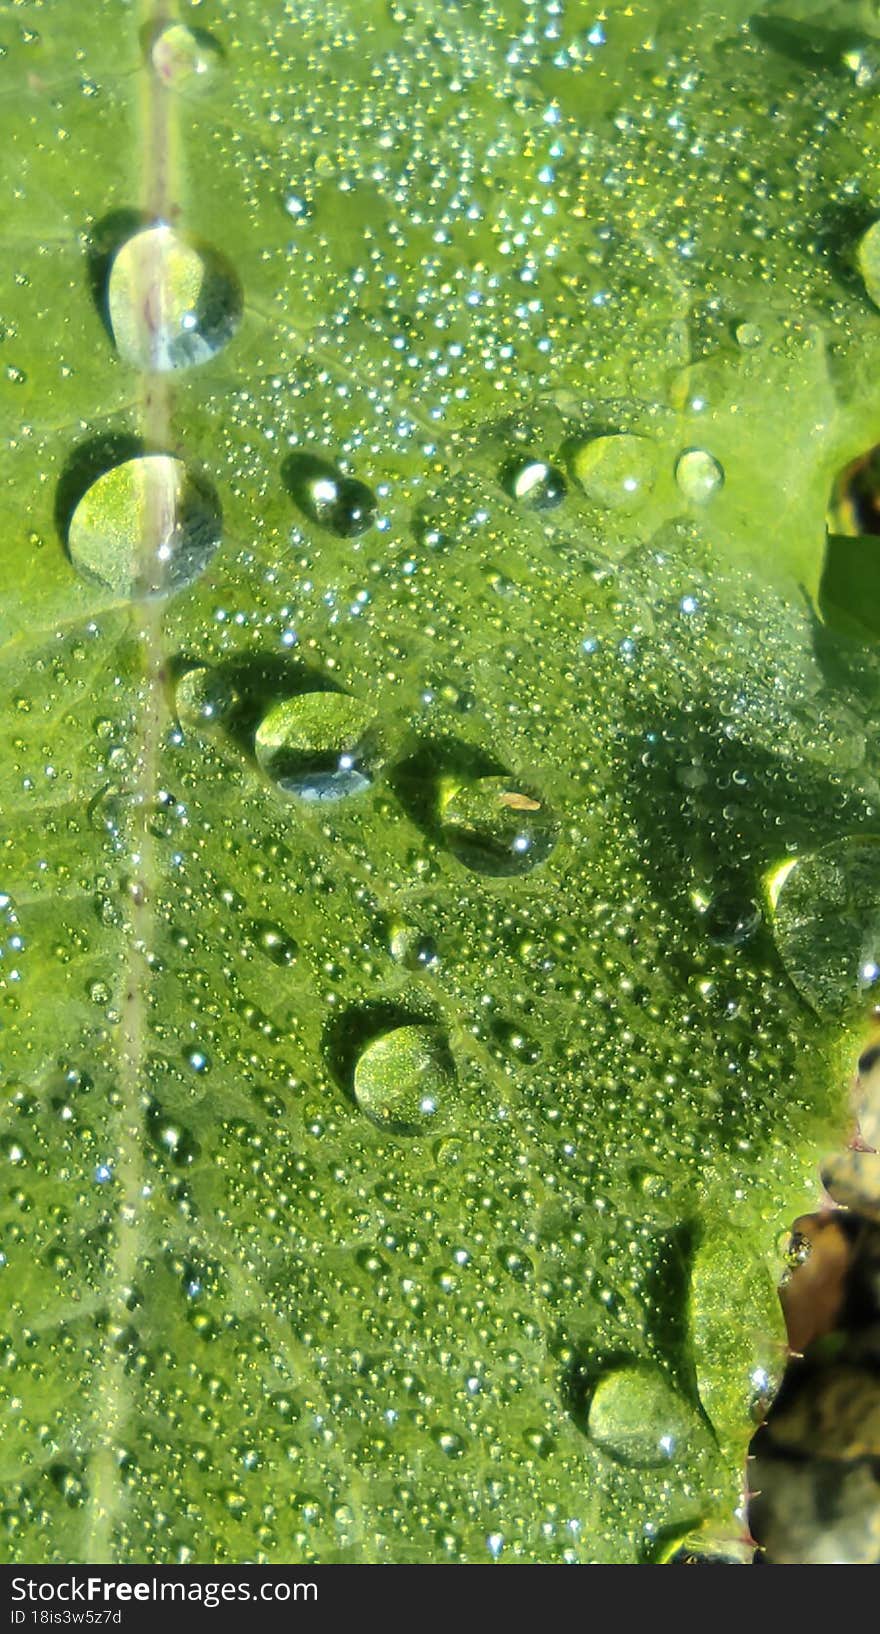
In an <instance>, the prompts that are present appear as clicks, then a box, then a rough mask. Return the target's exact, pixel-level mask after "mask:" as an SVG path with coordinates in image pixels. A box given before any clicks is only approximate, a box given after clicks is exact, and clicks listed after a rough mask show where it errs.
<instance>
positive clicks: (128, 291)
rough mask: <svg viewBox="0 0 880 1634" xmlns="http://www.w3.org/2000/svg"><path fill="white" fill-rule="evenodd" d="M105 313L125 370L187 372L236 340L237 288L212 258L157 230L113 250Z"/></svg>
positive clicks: (224, 265)
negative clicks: (128, 368) (183, 370)
mask: <svg viewBox="0 0 880 1634" xmlns="http://www.w3.org/2000/svg"><path fill="white" fill-rule="evenodd" d="M107 311H108V315H109V319H110V328H111V331H112V334H113V339H114V341H115V342H116V346H117V349H118V351H119V355H120V357H123V358H124V359H125V361H126V363H131V364H133V365H134V367H135V368H136V369H146V370H152V371H156V372H160V373H161V372H165V371H166V370H169V369H187V368H190V367H191V366H192V365H193V364H195V363H206V362H207V361H208V359H209V358H212V357H213V356H214V355H215V353H217V352H219V351H220V349H221V347H223V346H225V345H226V343H227V341H229V340H230V339H231V338H232V336H233V335H234V334H235V331H236V329H237V328H238V325H239V322H240V320H241V311H242V295H241V286H240V285H239V283H238V280H237V278H236V277H235V274H234V273H233V271H232V269H231V268H230V267H229V265H228V264H227V262H226V261H225V260H224V259H223V257H222V256H220V255H218V254H217V252H216V251H214V250H211V249H209V248H208V247H207V246H205V245H198V246H196V245H195V244H189V243H187V242H186V241H185V240H184V239H182V238H180V237H179V235H178V234H177V233H175V232H174V231H173V229H172V228H171V227H167V226H165V225H164V224H161V225H159V226H157V227H145V228H144V229H143V230H142V231H141V232H139V233H134V234H133V235H132V237H131V238H129V239H126V241H125V243H124V244H123V245H122V246H121V248H120V249H119V250H117V252H116V255H115V256H114V259H113V262H112V264H111V267H110V276H109V280H108V286H107Z"/></svg>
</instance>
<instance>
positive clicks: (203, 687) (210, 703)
mask: <svg viewBox="0 0 880 1634" xmlns="http://www.w3.org/2000/svg"><path fill="white" fill-rule="evenodd" d="M174 696H175V703H176V705H177V714H178V717H179V719H180V720H181V721H182V722H183V724H184V725H185V726H189V725H192V726H206V725H210V724H211V722H212V721H220V720H223V718H224V716H226V715H228V714H229V713H230V711H231V710H232V709H234V708H235V705H236V704H237V703H238V694H237V693H236V691H235V688H234V687H233V686H232V684H231V683H230V682H229V681H228V680H227V679H226V677H225V676H223V675H220V674H218V672H217V671H216V670H213V669H210V668H209V667H208V665H207V664H196V665H195V667H194V668H193V669H189V670H186V671H185V672H184V674H183V675H181V677H180V680H179V681H178V683H177V688H176V691H175V695H174Z"/></svg>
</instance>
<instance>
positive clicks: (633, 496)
mask: <svg viewBox="0 0 880 1634" xmlns="http://www.w3.org/2000/svg"><path fill="white" fill-rule="evenodd" d="M571 469H572V472H573V474H574V476H575V477H576V478H577V480H578V482H579V483H580V485H581V487H582V488H583V490H584V493H585V494H587V496H588V497H589V498H590V499H594V500H595V501H596V503H597V504H599V505H603V506H605V507H606V509H608V510H618V511H628V510H634V509H635V508H636V507H637V506H638V505H640V504H641V503H642V501H643V499H644V498H645V496H646V494H649V493H650V491H651V489H652V488H653V486H654V482H655V480H656V476H657V459H656V455H655V452H654V447H653V444H652V443H651V442H650V441H649V440H648V438H647V437H637V436H634V435H633V434H632V433H629V432H619V433H615V434H613V435H610V436H604V437H591V438H589V440H588V441H586V442H582V443H578V444H577V446H576V447H574V448H573V449H572V451H571Z"/></svg>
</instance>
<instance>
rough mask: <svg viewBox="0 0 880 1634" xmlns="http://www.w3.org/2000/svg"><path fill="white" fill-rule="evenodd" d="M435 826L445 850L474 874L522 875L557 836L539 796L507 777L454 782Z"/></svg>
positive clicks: (540, 859)
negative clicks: (443, 842) (454, 785)
mask: <svg viewBox="0 0 880 1634" xmlns="http://www.w3.org/2000/svg"><path fill="white" fill-rule="evenodd" d="M440 825H441V828H442V831H443V836H444V839H445V840H446V843H447V845H448V846H449V849H450V850H451V851H452V852H453V854H454V855H455V856H456V857H457V858H458V860H459V861H460V862H463V863H464V864H465V865H466V867H468V868H472V869H473V870H474V871H475V872H476V873H478V874H494V875H505V874H527V873H529V872H530V870H531V869H532V868H536V867H537V866H538V864H539V863H541V862H543V861H544V860H545V858H546V857H548V856H549V855H550V852H551V851H552V849H553V847H554V845H555V844H556V839H557V835H558V824H557V821H556V818H555V816H554V814H553V813H552V811H551V810H550V809H549V807H548V806H547V805H546V804H545V802H544V800H543V799H542V797H541V795H540V794H538V793H537V792H536V791H535V790H534V789H532V788H531V787H528V788H524V787H523V786H522V785H521V784H520V782H519V779H518V778H515V777H512V776H507V775H504V776H494V777H478V778H476V779H475V780H474V781H473V782H468V783H462V784H459V785H458V787H457V788H455V789H454V790H453V791H452V792H451V793H450V794H448V795H447V796H446V799H445V800H444V802H443V806H442V809H441V813H440Z"/></svg>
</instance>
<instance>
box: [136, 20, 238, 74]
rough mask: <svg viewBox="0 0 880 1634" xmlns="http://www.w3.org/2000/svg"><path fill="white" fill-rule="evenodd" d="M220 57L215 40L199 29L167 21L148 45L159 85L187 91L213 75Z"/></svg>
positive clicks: (221, 59)
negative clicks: (159, 81) (149, 45)
mask: <svg viewBox="0 0 880 1634" xmlns="http://www.w3.org/2000/svg"><path fill="white" fill-rule="evenodd" d="M222 61H223V53H222V51H221V50H220V47H219V45H218V43H217V41H216V40H214V39H212V37H211V35H210V34H207V33H205V31H204V30H203V29H200V28H196V29H192V28H187V27H186V25H185V24H184V23H168V24H167V25H166V26H165V28H162V29H160V30H159V32H158V34H156V36H155V38H154V40H153V43H152V45H151V47H150V65H151V67H152V68H153V69H154V71H155V72H156V74H158V76H159V78H160V80H161V81H162V84H163V85H167V86H168V87H169V88H170V89H171V90H174V91H178V90H186V91H191V90H193V89H195V88H196V87H199V86H201V85H203V84H204V83H206V82H207V81H209V80H210V79H212V78H213V76H214V75H215V73H216V71H217V69H218V68H219V66H220V64H221V63H222Z"/></svg>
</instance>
